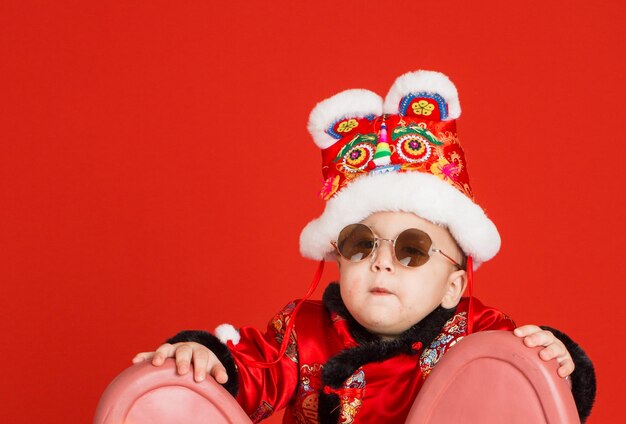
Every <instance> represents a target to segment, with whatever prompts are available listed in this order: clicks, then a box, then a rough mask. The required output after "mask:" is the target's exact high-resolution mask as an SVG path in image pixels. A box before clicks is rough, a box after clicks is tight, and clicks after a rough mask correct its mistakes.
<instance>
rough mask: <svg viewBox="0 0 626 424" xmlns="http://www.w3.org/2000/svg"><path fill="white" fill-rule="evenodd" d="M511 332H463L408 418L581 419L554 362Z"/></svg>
mask: <svg viewBox="0 0 626 424" xmlns="http://www.w3.org/2000/svg"><path fill="white" fill-rule="evenodd" d="M540 350H541V348H540V347H538V348H528V347H526V346H525V345H524V344H523V342H522V339H520V338H518V337H516V336H515V335H513V333H512V332H510V331H485V332H480V333H475V334H472V335H470V336H468V337H465V338H464V339H462V340H461V341H459V342H458V343H457V344H456V345H454V346H453V347H452V348H451V349H450V350H449V351H448V352H447V353H446V354H445V355H444V357H443V358H442V359H441V361H439V363H438V364H437V366H436V367H435V369H434V370H433V372H432V374H431V375H430V376H429V377H428V379H427V380H426V382H425V383H424V386H423V387H422V389H421V391H420V393H419V395H418V396H417V398H416V399H415V403H414V404H413V407H412V409H411V412H410V413H409V416H408V419H407V423H412V424H417V423H429V424H438V423H461V422H462V423H482V424H491V423H507V424H516V423H533V424H539V423H548V424H557V423H558V424H567V423H580V420H579V418H578V412H577V410H576V405H575V403H574V398H573V397H572V394H571V391H570V387H569V384H568V383H567V381H566V380H565V379H563V378H561V377H559V376H558V375H557V372H556V371H557V368H558V365H557V363H556V361H554V360H553V361H548V362H545V361H543V360H541V358H539V351H540Z"/></svg>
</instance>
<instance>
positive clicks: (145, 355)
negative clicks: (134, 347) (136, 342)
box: [133, 352, 154, 364]
mask: <svg viewBox="0 0 626 424" xmlns="http://www.w3.org/2000/svg"><path fill="white" fill-rule="evenodd" d="M153 356H154V352H141V353H138V354H137V355H135V357H134V358H133V364H137V363H139V362H143V361H147V360H149V359H151V358H152V357H153Z"/></svg>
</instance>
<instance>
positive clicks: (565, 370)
mask: <svg viewBox="0 0 626 424" xmlns="http://www.w3.org/2000/svg"><path fill="white" fill-rule="evenodd" d="M559 365H560V366H559V369H558V370H557V374H559V376H560V377H563V378H565V377H567V376H568V375H571V374H572V373H573V372H574V369H575V368H576V366H575V365H574V361H573V360H572V358H566V359H565V360H563V361H561V362H559Z"/></svg>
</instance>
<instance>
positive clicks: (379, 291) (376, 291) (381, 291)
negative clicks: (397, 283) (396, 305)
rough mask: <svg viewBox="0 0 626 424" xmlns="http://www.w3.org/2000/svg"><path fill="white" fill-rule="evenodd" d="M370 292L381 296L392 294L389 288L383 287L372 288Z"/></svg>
mask: <svg viewBox="0 0 626 424" xmlns="http://www.w3.org/2000/svg"><path fill="white" fill-rule="evenodd" d="M370 293H372V294H375V295H379V296H382V295H387V294H391V292H390V291H389V290H387V289H384V288H382V287H374V288H373V289H372V290H370Z"/></svg>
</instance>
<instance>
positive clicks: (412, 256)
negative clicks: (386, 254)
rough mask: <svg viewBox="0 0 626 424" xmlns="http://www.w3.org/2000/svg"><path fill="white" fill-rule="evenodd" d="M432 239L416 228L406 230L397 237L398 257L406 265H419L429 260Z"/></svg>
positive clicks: (396, 251)
mask: <svg viewBox="0 0 626 424" xmlns="http://www.w3.org/2000/svg"><path fill="white" fill-rule="evenodd" d="M432 243H433V242H432V240H431V239H430V237H429V236H428V234H426V233H425V232H423V231H420V230H417V229H415V228H412V229H409V230H405V231H403V232H402V233H400V235H399V236H398V238H397V239H396V250H395V253H396V258H397V260H398V262H400V263H401V264H402V265H404V266H409V267H417V266H420V265H424V264H425V263H426V262H428V258H429V252H430V246H431V245H432Z"/></svg>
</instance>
